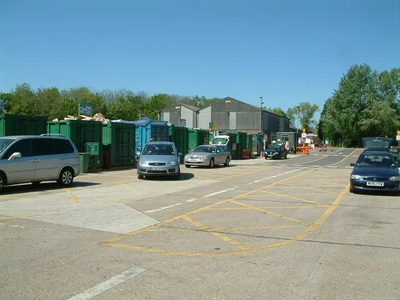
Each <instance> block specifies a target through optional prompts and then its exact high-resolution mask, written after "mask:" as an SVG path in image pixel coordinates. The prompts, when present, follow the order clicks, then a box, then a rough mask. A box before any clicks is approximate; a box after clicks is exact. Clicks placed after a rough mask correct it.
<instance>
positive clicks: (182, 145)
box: [168, 126, 189, 162]
mask: <svg viewBox="0 0 400 300" xmlns="http://www.w3.org/2000/svg"><path fill="white" fill-rule="evenodd" d="M168 132H169V140H170V141H171V142H174V143H175V146H176V149H177V150H178V153H179V152H180V153H182V156H181V162H183V158H184V156H185V155H186V154H188V152H189V150H188V149H189V130H188V129H187V127H181V126H169V128H168Z"/></svg>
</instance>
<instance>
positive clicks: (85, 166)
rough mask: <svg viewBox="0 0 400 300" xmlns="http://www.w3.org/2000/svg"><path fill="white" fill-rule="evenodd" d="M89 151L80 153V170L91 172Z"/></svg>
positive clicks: (81, 171)
mask: <svg viewBox="0 0 400 300" xmlns="http://www.w3.org/2000/svg"><path fill="white" fill-rule="evenodd" d="M89 158H90V155H89V153H82V152H81V153H79V164H80V165H79V172H80V173H82V174H83V173H89Z"/></svg>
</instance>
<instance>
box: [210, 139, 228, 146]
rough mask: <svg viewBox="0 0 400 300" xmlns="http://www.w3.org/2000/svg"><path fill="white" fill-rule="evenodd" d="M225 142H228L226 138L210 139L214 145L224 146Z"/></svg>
mask: <svg viewBox="0 0 400 300" xmlns="http://www.w3.org/2000/svg"><path fill="white" fill-rule="evenodd" d="M227 142H228V139H226V138H215V139H212V143H213V144H214V145H220V144H226V143H227Z"/></svg>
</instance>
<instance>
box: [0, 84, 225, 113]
mask: <svg viewBox="0 0 400 300" xmlns="http://www.w3.org/2000/svg"><path fill="white" fill-rule="evenodd" d="M0 98H2V99H4V110H5V111H6V112H7V113H10V114H18V115H36V116H47V117H48V118H49V120H54V119H61V120H62V119H64V117H66V116H67V115H73V116H76V115H78V105H79V103H84V104H90V105H92V111H93V113H102V114H103V115H104V116H106V118H108V119H110V120H117V119H123V120H138V119H139V116H140V115H147V116H149V117H150V118H151V119H157V118H158V112H159V111H160V110H163V109H164V108H166V107H169V106H173V105H176V104H178V103H183V104H187V105H192V106H196V107H199V108H202V107H206V106H209V105H211V104H213V103H215V102H216V101H219V100H220V98H206V97H205V96H194V97H188V96H180V95H169V94H155V95H152V96H149V95H148V94H147V93H145V92H138V93H134V92H132V91H129V90H118V91H112V90H105V91H102V92H96V91H93V90H91V89H89V88H87V87H77V88H70V89H64V90H60V89H58V88H57V87H51V88H39V89H37V90H35V89H33V88H32V87H31V86H30V85H29V84H27V83H24V84H19V85H17V86H16V87H15V89H13V90H12V91H11V92H9V93H0Z"/></svg>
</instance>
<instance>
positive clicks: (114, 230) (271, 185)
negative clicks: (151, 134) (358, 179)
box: [0, 148, 400, 299]
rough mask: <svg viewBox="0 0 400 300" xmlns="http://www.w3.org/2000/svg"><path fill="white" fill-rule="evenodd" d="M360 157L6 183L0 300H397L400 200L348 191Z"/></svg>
mask: <svg viewBox="0 0 400 300" xmlns="http://www.w3.org/2000/svg"><path fill="white" fill-rule="evenodd" d="M331 150H332V151H331ZM360 153H361V149H340V148H334V149H331V148H328V151H327V152H326V153H325V152H318V151H315V150H313V151H312V152H311V153H310V154H309V155H290V156H289V157H288V159H286V160H265V159H263V158H257V159H252V160H238V161H233V162H232V165H231V166H230V167H227V168H225V167H217V168H214V169H208V168H190V169H186V168H185V167H182V170H181V171H182V176H181V179H180V180H173V179H163V178H154V179H149V180H138V179H136V170H135V169H129V170H113V171H107V172H99V173H90V174H85V175H82V176H79V177H77V178H76V182H75V184H74V185H73V186H71V187H70V188H68V189H64V188H59V187H57V185H56V184H54V183H44V184H42V185H41V186H40V187H38V188H35V187H33V186H32V185H29V184H28V185H20V186H13V187H9V188H7V189H6V191H5V193H4V194H3V195H1V196H0V232H1V234H0V262H1V268H0V299H400V291H399V289H400V284H399V283H400V237H399V235H398V232H399V230H400V221H399V220H400V197H399V196H396V195H384V194H356V195H354V194H349V192H348V184H349V176H350V173H351V169H352V168H351V167H350V163H351V162H355V161H356V159H357V157H358V155H359V154H360Z"/></svg>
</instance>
